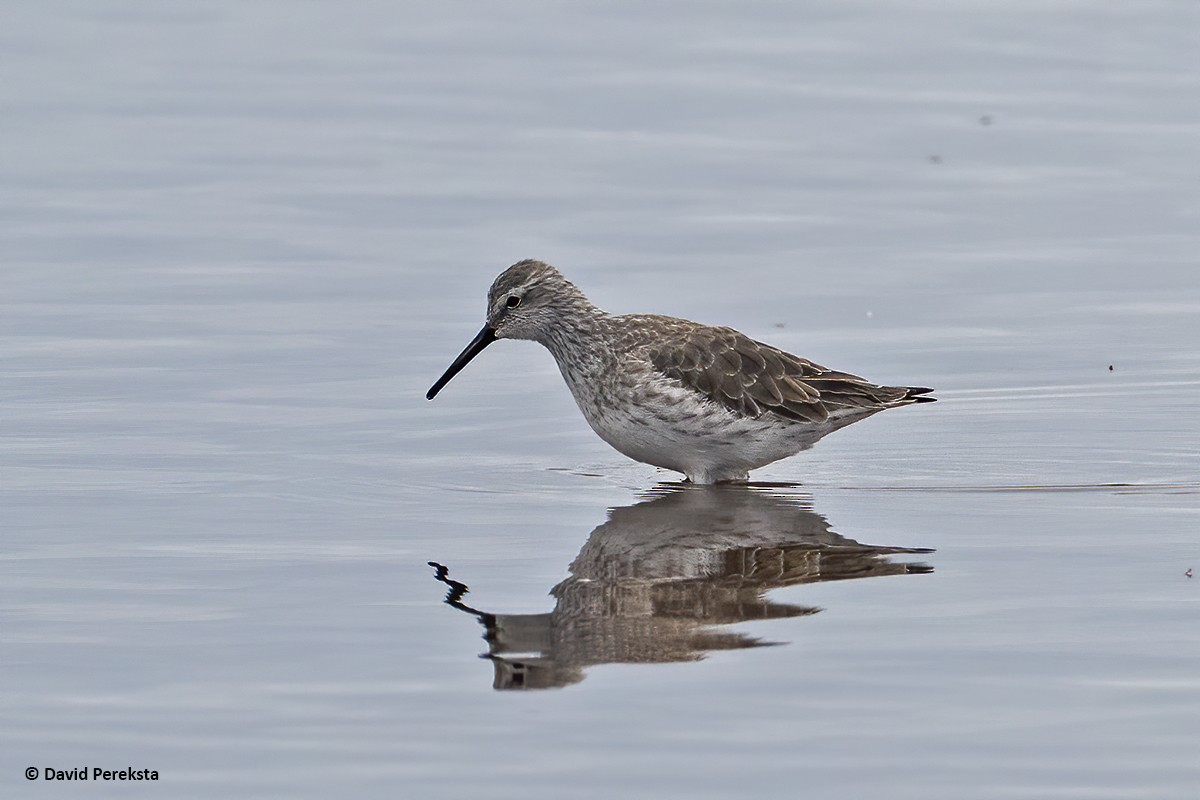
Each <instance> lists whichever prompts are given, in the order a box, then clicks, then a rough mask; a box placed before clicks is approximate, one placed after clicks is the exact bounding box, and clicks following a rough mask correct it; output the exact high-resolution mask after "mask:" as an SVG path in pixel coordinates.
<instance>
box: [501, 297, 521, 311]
mask: <svg viewBox="0 0 1200 800" xmlns="http://www.w3.org/2000/svg"><path fill="white" fill-rule="evenodd" d="M504 305H506V306H508V307H509V308H516V307H517V306H519V305H521V298H519V297H517V296H516V295H515V294H510V295H509V296H508V299H507V300H505V301H504Z"/></svg>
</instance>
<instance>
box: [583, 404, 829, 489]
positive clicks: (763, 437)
mask: <svg viewBox="0 0 1200 800" xmlns="http://www.w3.org/2000/svg"><path fill="white" fill-rule="evenodd" d="M576 400H577V401H578V403H579V407H580V409H581V410H582V411H583V414H584V417H586V418H587V421H588V423H589V424H590V425H591V427H592V429H593V430H594V431H596V433H597V434H598V435H599V436H600V438H601V439H603V440H604V441H606V442H608V443H609V444H610V445H612V446H613V447H614V448H616V449H617V450H618V451H620V452H621V453H624V454H625V455H627V456H629V457H630V458H632V459H635V460H637V461H642V462H645V463H647V464H653V465H654V466H657V467H664V468H666V469H672V470H676V471H678V472H683V473H684V474H686V475H688V476H689V477H693V479H697V480H705V479H706V476H707V478H708V479H712V480H721V479H728V478H731V477H738V476H743V475H744V474H745V473H746V472H747V471H748V470H751V469H755V468H757V467H761V466H763V465H765V464H770V463H771V462H773V461H778V460H779V459H781V458H785V457H787V456H790V455H793V454H794V453H797V452H799V451H800V450H803V449H805V448H807V447H811V446H812V444H813V443H815V442H816V441H817V440H818V439H820V438H821V436H823V435H824V434H825V433H827V432H828V431H822V430H819V428H820V427H821V426H805V425H798V424H796V423H792V422H788V421H784V420H780V419H778V418H775V417H774V416H773V415H764V416H762V417H758V418H753V417H746V416H743V415H740V414H735V413H734V412H731V411H729V410H728V409H726V408H725V407H724V406H721V405H718V404H717V403H713V402H710V401H698V400H697V399H696V395H695V393H694V392H691V391H690V390H686V389H682V388H677V387H674V386H671V385H665V386H664V385H660V386H658V387H657V388H656V391H653V392H651V393H649V396H645V395H643V396H637V395H634V396H633V399H632V400H628V401H622V400H620V399H619V398H613V397H608V398H580V397H576Z"/></svg>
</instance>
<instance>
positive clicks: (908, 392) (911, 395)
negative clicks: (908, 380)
mask: <svg viewBox="0 0 1200 800" xmlns="http://www.w3.org/2000/svg"><path fill="white" fill-rule="evenodd" d="M904 391H905V394H904V399H905V400H912V401H913V402H914V403H936V402H937V398H936V397H922V396H921V395H925V394H929V393H930V392H932V391H933V389H926V388H924V387H922V386H905V387H904Z"/></svg>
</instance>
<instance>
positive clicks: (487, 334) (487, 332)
mask: <svg viewBox="0 0 1200 800" xmlns="http://www.w3.org/2000/svg"><path fill="white" fill-rule="evenodd" d="M494 341H496V332H495V331H494V330H492V326H491V325H484V326H483V330H481V331H480V332H479V335H477V336H476V337H475V338H474V339H472V340H471V343H470V344H469V345H467V347H466V349H464V350H463V351H462V352H461V353H459V354H458V358H456V359H454V363H453V364H451V365H450V367H449V369H447V370H446V374H445V375H443V376H442V377H440V378H438V379H437V383H435V384H434V385H433V386H432V387H430V389H429V391H428V392H426V393H425V399H426V400H432V399H433V398H435V397H437V393H438V392H440V391H441V390H442V387H443V386H445V385H446V384H447V383H449V382H450V379H451V378H453V377H454V376H455V375H457V374H458V373H459V372H461V371H462V368H463V367H465V366H466V365H467V362H468V361H470V360H471V359H472V358H474V357H475V356H477V355H479V354H480V353H482V352H483V348H485V347H487V346H488V345H489V344H491V343H492V342H494Z"/></svg>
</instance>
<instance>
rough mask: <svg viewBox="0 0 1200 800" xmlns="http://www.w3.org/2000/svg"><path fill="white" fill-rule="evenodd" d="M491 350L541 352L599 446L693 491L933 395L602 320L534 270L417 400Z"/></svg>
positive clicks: (702, 333)
mask: <svg viewBox="0 0 1200 800" xmlns="http://www.w3.org/2000/svg"><path fill="white" fill-rule="evenodd" d="M497 339H531V340H533V341H535V342H539V343H541V344H542V345H544V346H545V347H546V348H547V349H548V350H549V351H550V353H551V354H552V355H553V356H554V360H555V361H556V362H558V368H559V371H560V372H562V375H563V378H564V379H565V380H566V382H567V386H568V387H569V388H570V390H571V394H572V395H574V397H575V402H576V403H577V404H578V405H579V409H580V410H581V411H582V412H583V416H584V417H585V418H586V419H587V421H588V424H589V425H591V426H592V430H594V431H595V432H596V433H597V434H599V436H600V438H601V439H603V440H604V441H606V442H608V443H609V444H610V445H612V446H613V447H615V448H616V449H617V450H619V451H620V452H622V453H624V454H625V455H627V456H629V457H630V458H632V459H635V460H637V461H642V462H645V463H647V464H653V465H654V466H656V467H663V468H665V469H670V470H675V471H676V472H682V473H683V474H684V475H685V476H687V479H688V480H690V481H692V482H695V483H718V482H725V481H744V480H747V478H748V474H749V471H750V470H752V469H757V468H758V467H761V466H764V465H766V464H770V463H772V462H774V461H778V460H779V459H781V458H786V457H787V456H790V455H795V454H796V453H798V452H800V451H801V450H807V449H808V448H810V447H812V446H813V445H814V444H816V442H817V441H818V440H820V439H821V438H822V437H824V436H825V435H826V434H828V433H831V432H833V431H835V430H837V429H838V428H844V427H845V426H847V425H849V424H851V423H852V422H857V421H858V420H860V419H865V418H866V417H869V416H871V415H872V414H875V413H877V412H879V411H883V410H884V409H888V408H895V407H896V406H904V405H910V404H912V403H924V402H932V401H933V400H934V398H932V397H925V396H923V395H926V394H927V393H928V392H931V391H933V390H932V389H925V388H921V387H915V386H877V385H875V384H873V383H870V382H869V381H866V380H863V379H862V378H859V377H858V376H856V375H851V374H849V373H846V372H837V371H835V370H831V369H827V368H825V367H822V366H820V365H819V364H814V363H813V362H811V361H808V360H807V359H804V358H800V357H798V356H794V355H791V354H790V353H785V352H784V351H782V350H779V349H777V348H774V347H771V346H770V345H767V344H763V343H762V342H757V341H755V340H753V339H751V338H750V337H749V336H746V335H745V334H743V333H739V332H738V331H735V330H733V329H732V328H724V327H711V326H708V325H701V324H699V323H696V322H690V321H688V320H685V319H677V318H675V317H664V316H659V315H657V314H625V315H620V316H618V315H613V314H609V313H607V312H605V311H602V310H601V309H599V308H597V307H596V306H594V305H592V303H591V302H590V301H589V300H588V299H587V298H586V297H585V296H584V294H583V292H581V291H580V290H579V289H578V288H577V287H576V286H575V284H573V283H571V282H570V281H568V280H567V279H566V278H564V277H563V276H562V273H560V272H559V271H558V270H556V269H555V268H554V267H552V266H550V265H549V264H546V263H543V262H541V261H535V260H533V259H527V260H525V261H518V262H517V263H516V264H513V265H512V266H511V267H509V268H508V269H506V270H505V271H504V272H502V273H500V276H499V277H498V278H496V280H495V282H494V283H493V284H492V288H491V289H490V290H489V291H488V308H487V322H486V324H485V325H484V326H483V330H481V331H480V332H479V334H478V335H477V336H476V337H475V338H474V339H473V340H472V341H471V343H470V344H469V345H467V347H466V349H465V350H463V351H462V352H461V353H459V355H458V358H456V359H454V363H452V364H451V365H450V367H449V369H447V370H446V373H445V374H444V375H442V377H440V378H438V380H437V382H436V383H435V384H433V387H432V388H430V390H429V391H428V392H427V393H426V395H425V397H426V398H427V399H429V400H432V399H433V398H434V397H435V396H436V395H437V393H438V392H440V391H441V390H442V387H443V386H445V385H446V384H447V383H449V381H450V379H451V378H453V377H454V376H455V375H457V374H458V373H459V371H460V370H461V369H462V368H463V367H465V366H466V365H467V362H469V361H470V360H471V359H473V358H474V357H475V356H477V355H479V353H480V352H482V351H483V349H484V348H485V347H487V346H488V345H489V344H491V343H492V342H494V341H496V340H497Z"/></svg>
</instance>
